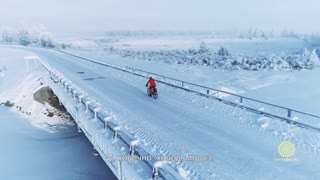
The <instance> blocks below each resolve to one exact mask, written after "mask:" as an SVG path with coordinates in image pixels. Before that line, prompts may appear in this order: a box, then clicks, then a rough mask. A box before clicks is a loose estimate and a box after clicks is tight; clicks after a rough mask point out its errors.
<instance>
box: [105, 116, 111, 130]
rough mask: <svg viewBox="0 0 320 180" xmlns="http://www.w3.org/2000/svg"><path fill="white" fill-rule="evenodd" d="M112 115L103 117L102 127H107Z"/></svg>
mask: <svg viewBox="0 0 320 180" xmlns="http://www.w3.org/2000/svg"><path fill="white" fill-rule="evenodd" d="M111 119H112V117H111V116H110V117H106V118H104V128H105V129H108V122H109V121H111Z"/></svg>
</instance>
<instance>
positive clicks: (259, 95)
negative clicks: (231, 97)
mask: <svg viewBox="0 0 320 180" xmlns="http://www.w3.org/2000/svg"><path fill="white" fill-rule="evenodd" d="M304 45H305V44H303V45H301V46H300V48H301V49H303V48H305V46H304ZM240 47H241V43H240V44H239V45H238V47H237V48H238V49H240ZM250 47H251V48H252V50H253V49H254V45H252V44H251V46H250ZM280 49H281V48H280ZM246 50H247V48H244V51H246ZM67 51H68V52H73V53H75V54H79V55H83V56H84V57H89V58H93V59H97V60H99V61H101V62H106V63H110V64H113V65H117V66H120V67H123V66H130V67H135V68H138V69H142V70H146V71H150V72H154V73H158V74H161V75H165V76H169V77H174V78H177V79H180V80H184V81H188V82H194V83H196V84H200V85H204V86H208V87H212V88H216V89H221V90H226V91H229V92H231V93H235V94H241V95H244V96H247V97H252V98H256V99H259V100H262V101H265V102H270V103H274V104H277V105H281V106H285V107H289V108H293V109H298V110H302V111H305V112H309V113H312V114H318V115H319V113H318V112H319V111H318V108H317V107H318V104H319V103H318V102H320V96H319V86H318V84H317V83H312V82H317V76H318V75H319V74H320V69H319V68H317V69H314V70H301V71H298V70H294V71H291V70H285V71H258V72H256V71H244V70H238V71H228V70H216V69H213V68H210V67H201V66H190V65H183V64H167V63H165V62H162V61H157V62H154V61H140V60H134V59H130V58H122V57H120V56H119V55H110V54H108V53H107V52H105V51H103V50H102V49H101V48H97V47H95V48H93V47H91V48H88V47H82V48H81V49H72V48H71V49H67ZM269 53H272V51H270V52H269Z"/></svg>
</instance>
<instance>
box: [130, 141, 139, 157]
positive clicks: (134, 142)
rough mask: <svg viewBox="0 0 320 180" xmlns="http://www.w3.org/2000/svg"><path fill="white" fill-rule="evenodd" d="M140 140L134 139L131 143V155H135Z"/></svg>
mask: <svg viewBox="0 0 320 180" xmlns="http://www.w3.org/2000/svg"><path fill="white" fill-rule="evenodd" d="M138 143H139V140H134V141H132V142H131V143H130V156H133V155H134V147H135V146H136V145H138Z"/></svg>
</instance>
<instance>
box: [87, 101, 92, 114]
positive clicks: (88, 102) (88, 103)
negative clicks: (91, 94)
mask: <svg viewBox="0 0 320 180" xmlns="http://www.w3.org/2000/svg"><path fill="white" fill-rule="evenodd" d="M90 103H91V102H90V101H87V102H86V112H88V110H89V105H90Z"/></svg>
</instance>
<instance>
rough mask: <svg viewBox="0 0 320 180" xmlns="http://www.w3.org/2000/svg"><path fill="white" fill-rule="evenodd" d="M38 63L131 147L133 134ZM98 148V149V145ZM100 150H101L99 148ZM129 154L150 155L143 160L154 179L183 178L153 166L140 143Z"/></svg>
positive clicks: (169, 167) (116, 136)
mask: <svg viewBox="0 0 320 180" xmlns="http://www.w3.org/2000/svg"><path fill="white" fill-rule="evenodd" d="M39 63H40V64H41V66H42V67H44V69H45V70H46V71H48V73H49V74H50V79H51V80H52V82H54V83H59V84H61V85H62V86H63V87H64V88H65V89H66V90H68V92H69V93H72V96H73V98H77V99H79V103H81V104H82V105H84V106H85V107H86V110H88V111H90V112H91V113H93V114H94V116H95V118H97V119H98V120H100V121H101V122H102V123H104V128H106V129H109V130H111V131H112V132H113V133H114V138H118V139H120V140H121V141H122V142H123V143H124V144H126V145H127V146H129V147H130V149H131V147H132V145H131V143H132V142H133V141H135V140H136V139H135V138H134V136H133V135H131V133H129V132H127V131H126V130H124V129H121V130H119V129H118V127H119V125H117V124H116V123H115V122H113V121H110V119H109V120H108V121H106V117H107V118H108V117H110V116H109V115H108V114H107V113H105V112H100V111H97V108H98V106H96V105H95V104H91V103H88V102H89V99H88V98H87V97H85V96H83V95H82V94H81V93H79V92H77V91H76V89H72V88H73V87H72V85H71V84H68V83H67V82H68V81H66V80H65V79H62V78H61V77H60V76H58V75H57V73H56V72H54V71H52V70H51V69H52V68H49V67H48V65H46V64H44V63H43V62H41V61H39ZM74 118H75V117H74ZM85 134H86V135H87V136H91V135H90V134H89V132H87V131H85ZM88 138H89V137H88ZM98 148H99V149H100V147H99V146H98ZM100 151H101V152H103V151H102V150H101V149H100ZM130 155H137V156H140V157H141V156H144V157H146V156H150V157H152V160H144V162H145V163H146V164H147V165H148V166H149V167H150V168H151V169H152V172H153V177H154V179H157V178H158V177H162V178H164V179H183V178H182V177H181V176H180V175H179V173H178V172H177V171H176V170H174V169H173V168H172V167H171V166H169V165H167V164H165V165H164V166H162V167H155V163H156V159H157V157H156V156H154V155H153V153H150V152H149V151H148V150H147V149H146V148H144V147H143V146H141V145H136V146H135V147H134V152H133V153H132V154H131V152H130ZM118 178H119V179H122V177H121V175H120V177H119V175H118Z"/></svg>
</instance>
